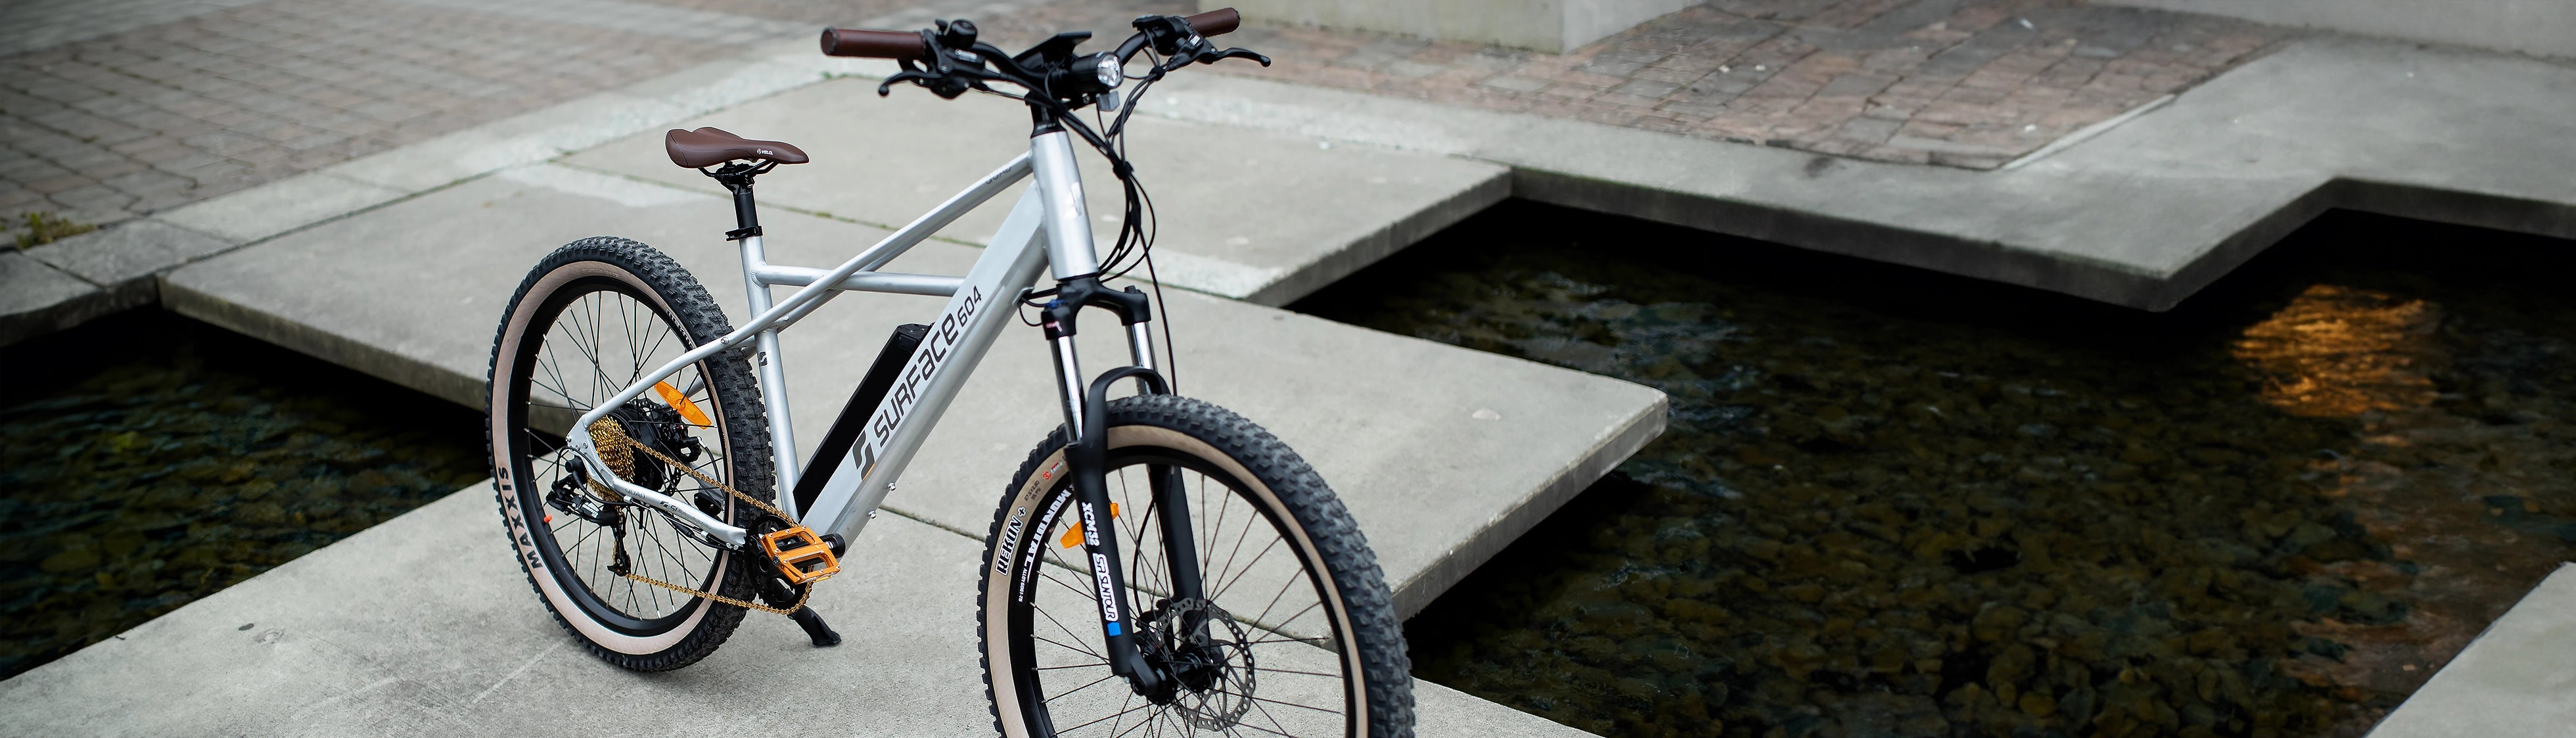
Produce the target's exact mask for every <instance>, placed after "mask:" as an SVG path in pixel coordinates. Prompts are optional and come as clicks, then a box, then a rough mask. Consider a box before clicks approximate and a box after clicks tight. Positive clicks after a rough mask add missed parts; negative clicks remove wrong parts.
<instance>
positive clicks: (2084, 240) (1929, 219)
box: [1139, 39, 2576, 310]
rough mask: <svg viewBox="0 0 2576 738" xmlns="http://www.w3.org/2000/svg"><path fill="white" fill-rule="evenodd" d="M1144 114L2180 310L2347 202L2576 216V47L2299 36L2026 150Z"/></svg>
mask: <svg viewBox="0 0 2576 738" xmlns="http://www.w3.org/2000/svg"><path fill="white" fill-rule="evenodd" d="M1166 89H1167V90H1168V91H1169V92H1170V93H1172V94H1169V95H1164V96H1161V97H1149V98H1148V99H1147V100H1146V101H1145V106H1144V107H1142V108H1140V109H1139V110H1140V113H1139V115H1143V114H1146V113H1151V114H1154V115H1159V116H1164V117H1170V118H1175V119H1182V120H1193V121H1201V122H1209V123H1219V124H1225V125H1232V126H1240V127H1247V128H1255V129H1262V130H1271V131H1278V132H1284V133H1295V134H1299V135H1305V136H1316V137H1324V138H1328V139H1330V140H1335V141H1352V142H1364V143H1374V144H1379V145H1384V146H1393V147H1398V148H1405V149H1412V150H1416V151H1422V152H1426V153H1436V154H1450V155H1457V156H1465V157H1470V158H1475V159H1481V160H1485V161H1490V162H1495V163H1498V164H1503V165H1506V166H1510V167H1512V168H1513V190H1512V194H1513V195H1514V196H1517V197H1527V198H1532V199H1537V200H1543V201H1547V202H1553V203H1557V204H1562V205H1569V206H1574V207H1582V208H1586V209H1591V210H1598V211H1603V212H1611V213H1618V214H1623V215H1630V216H1635V217H1641V218H1646V219H1650V220H1658V221H1664V222H1668V223H1675V224H1679V225H1687V226H1692V227H1696V228H1702V229H1707V230H1713V231H1719V232H1725V233H1731V234H1736V235H1742V236H1748V237H1752V238H1759V239H1764V240H1770V241H1776V242H1781V243H1787V244H1791V245H1795V246H1801V247H1806V248H1812V249H1817V250H1822V251H1829V252H1834V253H1842V254H1849V255H1854V256H1860V257H1864V258H1870V259H1876V260H1881V261H1889V262H1895V263H1900V264H1908V265H1913V266H1918V267H1924V268H1929V269H1934V270H1939V271H1944V272H1950V273H1954V274H1961V275H1966V276H1972V277H1979V278H1984V279H1991V280H1995V281H2001V282H2008V283H2012V284H2020V285H2025V286H2030V287H2037V288H2041V289H2047V290H2053V291H2058V292H2064V293H2068V294H2073V295H2077V296H2081V297H2087V298H2092V299H2096V300H2102V301H2106V302H2113V303H2118V304H2123V305H2129V306H2132V307H2139V308H2146V309H2154V310H2161V309H2164V308H2168V307H2171V306H2173V305H2174V304H2176V303H2178V302H2180V301H2181V300H2182V299H2183V298H2185V297H2187V296H2189V295H2191V294H2192V293H2193V292H2195V291H2197V290H2199V289H2200V288H2201V287H2203V286H2206V285H2207V284H2209V283H2210V282H2212V281H2214V280H2216V279H2217V278H2218V277H2219V276H2222V275H2224V274H2226V273H2227V272H2228V271H2230V270H2232V269H2234V268H2235V267H2236V266H2237V265H2239V264H2242V263H2243V262H2244V261H2245V260H2246V259H2248V258H2251V257H2252V256H2253V255H2254V254H2255V253H2257V252H2259V251H2261V250H2262V249H2263V248H2264V247H2266V246H2269V245H2270V244H2271V243H2272V242H2274V241H2275V240H2277V239H2278V238H2279V237H2280V236H2282V235H2285V234H2286V233H2288V232H2289V231H2290V230H2292V229H2294V228H2296V227H2297V226H2298V225H2299V224H2301V223H2304V222H2306V221H2307V220H2308V219H2309V218H2311V217H2314V216H2315V215H2316V214H2318V213H2320V212H2322V211H2324V210H2325V209H2327V208H2330V207H2345V208H2353V209H2358V210H2367V211H2372V212H2380V213H2387V214H2392V215H2400V216H2405V217H2412V218H2423V219H2428V220H2436V221H2443V222H2451V223H2461V224H2467V225H2477V226H2484V227H2490V228H2499V229H2504V230H2512V231H2521V232H2527V233H2538V234H2543V235H2550V236H2557V237H2561V238H2571V237H2576V178H2570V177H2568V176H2566V173H2567V172H2569V171H2576V147H2570V146H2566V145H2563V142H2565V141H2569V140H2576V65H2569V64H2563V63H2554V62H2550V61H2545V60H2538V59H2532V58H2528V57H2520V56H2512V55H2499V54H2486V53H2479V52H2471V51H2461V50H2453V49H2439V48H2423V47H2417V46H2414V45H2409V44H2398V43H2387V42H2379V41H2368V40H2353V39H2313V40H2307V41H2301V42H2298V43H2295V44H2293V45H2291V46H2290V47H2288V48H2286V49H2284V50H2282V51H2280V52H2278V53H2275V54H2273V55H2271V56H2269V57H2266V58H2263V59H2260V60H2256V61H2254V62H2250V63H2247V64H2246V65H2244V66H2242V67H2239V68H2237V69H2236V70H2234V71H2230V72H2228V73H2226V74H2224V75H2221V76H2219V77H2218V78H2216V79H2213V80H2211V81H2209V82H2207V83H2204V84H2202V85H2201V86H2199V87H2197V88H2194V89H2192V90H2190V91H2188V92H2185V93H2183V94H2182V95H2181V96H2180V97H2179V98H2177V99H2176V100H2175V101H2174V102H2173V103H2172V104H2170V105H2166V106H2164V107H2162V108H2159V109H2157V110H2154V111H2152V112H2149V113H2146V114H2144V115H2140V116H2138V117H2137V118H2135V119H2133V120H2131V121H2129V122H2128V123H2126V124H2125V125H2122V126H2119V127H2117V128H2115V129H2112V130H2110V131H2108V132H2105V133H2102V134H2100V135H2098V136H2095V137H2093V138H2091V139H2090V140H2087V141H2084V142H2081V143H2078V144H2076V145H2073V146H2070V147H2067V148H2066V149H2064V150H2063V151H2061V152H2060V153H2058V154H2056V155H2054V156H2050V157H2046V158H2042V159H2039V160H2037V161H2035V162H2031V163H2029V164H2027V165H2024V166H2022V167H2020V168H2017V169H2012V170H2008V171H1994V172H1973V171H1965V170H1957V169H1949V168H1943V167H1921V166H1909V165H1900V164H1882V163H1874V162H1865V161H1853V160H1844V159H1835V158H1831V157H1824V156H1817V155H1813V154H1805V153H1799V152H1794V151H1788V150H1784V149H1774V148H1765V147H1757V146H1746V145H1742V144H1733V143H1726V142H1720V141H1711V140H1706V139H1697V138H1687V137H1682V136H1674V135H1667V134H1658V133H1650V132H1646V131H1639V130H1635V129H1630V128H1625V127H1619V126H1605V125H1596V124H1590V123H1582V122H1577V121H1568V120H1559V119H1553V118H1544V117H1539V116H1532V115H1520V114H1511V113H1500V112H1492V111H1484V110H1470V109H1465V108H1456V107H1449V106H1442V105H1437V104H1432V103H1426V102H1419V101H1412V100H1397V99H1391V98H1382V97H1375V96H1370V95H1366V94H1361V93H1354V92H1348V91H1342V90H1324V89H1316V88H1308V87H1297V86H1292V85H1284V84H1277V83H1270V82H1263V81H1259V80H1252V79H1243V78H1231V77H1220V76H1217V75H1195V76H1189V77H1176V78H1174V79H1173V80H1171V81H1170V82H1167V83H1166Z"/></svg>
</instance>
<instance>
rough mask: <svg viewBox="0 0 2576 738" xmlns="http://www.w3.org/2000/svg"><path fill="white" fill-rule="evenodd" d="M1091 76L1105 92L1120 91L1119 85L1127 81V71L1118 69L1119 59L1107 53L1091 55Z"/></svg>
mask: <svg viewBox="0 0 2576 738" xmlns="http://www.w3.org/2000/svg"><path fill="white" fill-rule="evenodd" d="M1091 74H1092V76H1094V77H1096V78H1098V79H1099V80H1100V89H1104V90H1115V89H1118V83H1120V82H1125V81H1127V71H1126V70H1123V69H1119V68H1118V57H1115V56H1111V55H1110V54H1109V53H1108V52H1105V51H1104V52H1101V53H1098V54H1093V55H1091Z"/></svg>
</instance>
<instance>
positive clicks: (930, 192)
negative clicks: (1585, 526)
mask: <svg viewBox="0 0 2576 738" xmlns="http://www.w3.org/2000/svg"><path fill="white" fill-rule="evenodd" d="M876 85H877V81H876V80H874V79H868V78H852V79H841V80H835V81H832V82H827V83H823V84H819V85H813V86H810V87H805V88H801V89H797V90H793V91H790V92H786V93H783V94H779V95H777V96H774V97H770V98H767V99H763V100H759V101H756V102H751V103H748V104H744V105H741V106H737V107H733V108H728V109H725V110H723V111H720V112H716V113H712V114H709V115H705V116H701V117H698V118H694V119H691V120H689V121H687V122H684V123H680V124H678V125H677V126H676V127H682V128H695V127H697V126H715V127H718V128H722V129H725V130H727V131H731V132H734V133H736V134H740V135H743V136H746V137H751V138H760V139H773V140H780V141H786V142H788V143H792V144H795V145H796V146H797V147H798V148H802V149H804V150H805V151H806V153H808V154H811V155H812V156H813V158H814V161H813V163H810V164H803V165H797V166H789V167H782V168H780V169H779V170H778V171H776V172H772V173H770V174H769V175H768V176H766V177H763V178H762V179H761V182H760V197H761V202H762V203H763V204H765V205H783V206H787V207H794V208H800V209H804V210H808V211H815V212H820V213H828V214H830V215H832V216H834V217H839V218H846V219H851V220H855V221H858V222H862V223H869V224H874V225H878V226H882V227H900V226H901V225H903V224H904V223H907V222H910V221H911V220H912V219H913V218H915V217H918V216H920V215H921V214H922V213H924V212H928V211H929V210H930V208H931V207H932V206H935V205H937V204H939V203H940V202H941V201H943V200H945V199H947V198H948V197H949V196H950V195H953V194H955V193H956V192H957V190H959V189H962V188H964V187H965V186H966V185H967V184H969V183H972V182H974V181H975V179H976V178H978V177H981V176H983V175H984V174H985V173H987V172H990V171H992V170H993V168H994V167H996V166H999V165H1000V164H1001V163H1002V162H1004V161H1007V160H1009V159H1010V158H1011V157H1012V156H1015V155H1017V154H1019V153H1021V152H1024V151H1026V150H1027V148H1028V147H1027V144H1026V143H1025V142H1026V141H1027V139H1028V113H1027V112H1026V111H1025V110H1024V109H1022V108H1021V106H1020V105H1019V104H1017V103H1014V102H1011V101H1009V100H1004V99H1000V98H995V97H988V96H982V95H969V96H966V97H961V98H958V99H957V100H953V101H952V100H941V99H939V98H938V97H936V96H933V95H931V94H929V93H928V92H926V91H923V90H920V89H916V88H913V87H909V86H907V87H904V88H901V89H898V90H896V91H895V94H893V95H891V96H888V97H883V98H880V97H878V96H877V94H876ZM1129 126H1130V128H1129V130H1128V141H1129V152H1128V155H1129V156H1130V157H1131V158H1132V161H1133V162H1134V164H1135V165H1136V170H1137V173H1138V176H1139V178H1140V179H1141V180H1142V181H1143V182H1144V183H1145V187H1146V190H1147V193H1148V194H1149V195H1151V196H1152V198H1153V201H1154V205H1155V207H1156V214H1157V215H1158V216H1159V218H1160V226H1161V229H1160V233H1161V235H1160V238H1158V239H1157V241H1156V244H1157V246H1156V247H1155V250H1154V254H1155V260H1156V265H1157V267H1158V268H1159V270H1160V272H1161V274H1162V276H1163V279H1164V281H1165V283H1166V284H1172V285H1178V286H1183V287H1189V288H1191V289H1196V290H1199V291H1203V292H1208V293H1211V294H1217V295H1223V296H1227V297H1234V298H1238V299H1244V300H1249V301H1252V302H1257V303H1262V304H1266V305H1284V304H1287V303H1289V302H1291V301H1294V300H1296V299H1297V298H1299V297H1303V296H1305V295H1306V294H1307V293H1309V292H1313V291H1314V290H1316V289H1319V288H1321V287H1323V286H1324V285H1326V284H1331V283H1332V282H1333V281H1335V280H1338V279H1341V278H1342V277H1344V276H1348V275H1349V274H1350V273H1351V272H1354V271H1358V270H1359V269H1360V268H1361V267H1364V266H1367V265H1369V264H1371V263H1374V262H1376V261H1377V260H1378V259H1381V258H1384V257H1385V256H1386V255H1388V254H1392V253H1394V252H1395V251H1396V250H1398V249H1401V248H1403V247H1405V246H1407V245H1411V244H1412V243H1413V242H1414V241H1417V240H1420V239H1422V238H1423V237H1426V236H1429V235H1431V234H1432V233H1434V232H1437V231H1439V230H1440V229H1442V228H1446V227H1448V226H1449V225H1451V224H1454V223H1456V222H1457V221H1459V220H1461V219H1464V218H1465V217H1467V216H1468V215H1472V214H1474V213H1475V212H1476V211H1479V210H1482V209H1484V208H1485V207H1486V206H1489V205H1492V204H1494V203H1496V202H1500V201H1501V200H1502V199H1503V197H1504V196H1505V195H1506V194H1507V193H1508V190H1509V181H1508V177H1507V176H1506V174H1507V172H1506V170H1505V169H1504V168H1503V167H1500V166H1495V165H1492V164H1485V163H1481V162H1473V161H1466V160H1462V159H1455V158H1446V157H1433V156H1422V155H1419V154H1412V153H1405V152H1397V151H1388V150H1386V149H1383V148H1381V147H1375V146H1349V145H1344V146H1340V147H1339V148H1333V147H1332V144H1331V143H1330V142H1321V143H1319V142H1318V141H1316V140H1315V139H1313V138H1309V137H1299V136H1293V135H1279V134H1273V133H1262V132H1255V131H1246V130H1242V129H1239V128H1233V127H1227V126H1210V125H1201V124H1195V123H1184V122H1179V121H1173V120H1163V119H1155V118H1151V117H1139V118H1137V119H1136V120H1135V121H1133V122H1131V123H1130V124H1129ZM566 162H567V163H570V164H573V165H575V166H580V167H585V168H590V169H597V170H600V171H606V172H615V173H619V174H624V175H628V176H634V177H641V178H645V179H651V180H654V181H660V182H669V183H672V184H674V185H678V186H682V187H688V188H692V189H700V190H705V191H710V192H720V191H721V190H720V189H718V188H717V187H716V186H715V184H714V183H712V182H709V181H708V180H707V179H706V177H705V176H703V175H700V174H699V173H697V172H696V171H693V170H687V169H681V168H679V167H675V166H672V165H671V161H670V158H669V157H668V156H667V155H666V154H664V153H663V149H662V131H660V130H653V131H647V132H644V133H639V134H636V135H633V136H629V137H626V138H623V139H620V140H618V141H615V142H613V143H609V144H607V145H604V146H601V147H598V148H596V149H591V150H589V151H584V152H582V153H580V154H576V155H573V156H571V157H569V158H567V159H566ZM1082 167H1083V170H1084V171H1085V172H1087V173H1089V174H1090V175H1091V176H1090V181H1089V182H1087V184H1088V185H1090V190H1089V191H1088V192H1087V193H1085V194H1086V195H1087V196H1088V199H1089V208H1090V211H1091V214H1092V215H1093V216H1094V217H1095V219H1096V221H1097V222H1096V223H1095V224H1094V229H1095V233H1094V236H1095V238H1096V240H1098V241H1099V242H1100V243H1102V244H1103V245H1104V246H1105V245H1107V244H1109V243H1112V242H1113V241H1114V240H1115V239H1116V237H1117V227H1118V220H1117V219H1118V214H1119V213H1120V212H1121V211H1122V208H1121V206H1120V196H1121V195H1120V190H1119V188H1118V187H1117V181H1116V180H1115V179H1113V178H1111V177H1110V176H1109V175H1108V171H1109V165H1108V163H1107V161H1106V160H1104V159H1102V158H1100V157H1099V156H1098V155H1097V154H1095V153H1092V152H1090V151H1089V150H1088V149H1087V148H1086V149H1083V150H1082ZM1015 196H1017V190H1016V189H1015V190H1013V191H1012V193H1010V194H1005V195H1003V197H1004V198H1009V197H1015ZM1003 211H1004V209H1001V208H996V209H991V210H988V211H984V212H979V213H977V214H976V215H971V216H968V217H967V218H966V219H964V220H961V221H959V222H958V223H957V224H956V225H953V226H950V228H949V235H951V236H954V237H957V238H961V239H965V240H969V241H976V242H980V241H982V240H984V239H985V238H987V237H989V236H990V235H991V234H992V232H993V229H994V228H996V227H998V226H999V225H1000V224H1001V213H1002V212H1003Z"/></svg>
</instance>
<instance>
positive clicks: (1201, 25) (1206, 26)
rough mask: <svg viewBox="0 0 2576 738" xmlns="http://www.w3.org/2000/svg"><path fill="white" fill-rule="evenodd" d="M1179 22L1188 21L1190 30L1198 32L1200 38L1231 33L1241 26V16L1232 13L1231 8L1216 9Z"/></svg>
mask: <svg viewBox="0 0 2576 738" xmlns="http://www.w3.org/2000/svg"><path fill="white" fill-rule="evenodd" d="M1181 20H1185V21H1189V22H1190V30H1193V31H1197V32H1199V35H1201V36H1214V35H1217V34H1220V33H1233V32H1234V29H1236V28H1240V27H1242V26H1243V14H1242V13H1237V12H1234V9H1233V8H1217V9H1215V10H1211V11H1208V12H1205V13H1200V14H1198V15H1193V16H1188V17H1185V18H1182V19H1181Z"/></svg>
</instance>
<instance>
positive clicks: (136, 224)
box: [27, 218, 232, 285]
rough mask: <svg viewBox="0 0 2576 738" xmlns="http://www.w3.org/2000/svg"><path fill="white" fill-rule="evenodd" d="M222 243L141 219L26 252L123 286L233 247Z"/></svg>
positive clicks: (93, 279)
mask: <svg viewBox="0 0 2576 738" xmlns="http://www.w3.org/2000/svg"><path fill="white" fill-rule="evenodd" d="M231 246H232V244H230V243H227V242H225V241H224V240H223V239H219V238H215V237H213V236H208V235H206V234H203V233H198V232H195V231H191V230H188V229H185V228H180V227H178V226H173V225H170V224H168V223H164V222H161V221H158V220H154V219H150V218H142V219H136V220H129V221H126V222H123V223H118V224H116V225H115V226H112V227H108V228H104V229H100V230H97V231H93V232H90V233H85V234H81V235H78V236H73V237H71V238H67V239H63V240H62V241H59V242H56V243H52V244H47V245H44V246H38V247H36V248H32V249H28V250H27V255H28V256H31V257H34V258H35V259H36V260H38V261H42V262H45V263H47V264H51V265H53V266H54V268H56V269H61V270H63V271H65V272H69V273H71V274H74V275H77V276H79V277H80V278H82V279H86V280H89V281H91V282H93V283H97V284H102V285H121V284H124V283H126V282H129V281H133V280H137V279H143V278H145V277H150V276H152V273H153V272H158V271H161V270H163V269H168V268H171V267H175V266H178V265H180V264H185V263H187V262H188V261H189V260H191V259H196V258H200V257H204V256H208V255H212V254H214V253H216V252H219V251H222V250H224V249H226V248H230V247H231Z"/></svg>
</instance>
